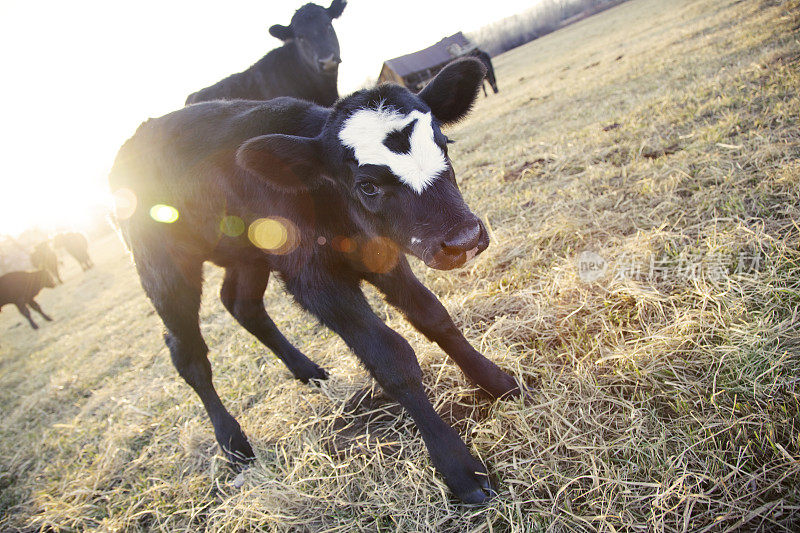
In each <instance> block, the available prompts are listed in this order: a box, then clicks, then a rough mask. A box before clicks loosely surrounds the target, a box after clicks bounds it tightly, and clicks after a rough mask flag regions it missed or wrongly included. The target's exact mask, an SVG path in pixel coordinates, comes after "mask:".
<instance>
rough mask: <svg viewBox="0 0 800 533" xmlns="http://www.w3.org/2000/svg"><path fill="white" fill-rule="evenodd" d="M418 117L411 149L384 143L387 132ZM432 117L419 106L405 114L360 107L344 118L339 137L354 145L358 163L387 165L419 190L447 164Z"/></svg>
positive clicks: (410, 142) (403, 125)
mask: <svg viewBox="0 0 800 533" xmlns="http://www.w3.org/2000/svg"><path fill="white" fill-rule="evenodd" d="M415 120H416V123H415V124H414V129H413V131H412V132H411V135H410V136H409V139H408V140H409V145H410V150H408V152H406V153H402V154H399V153H397V152H393V151H392V150H390V149H389V148H388V147H387V146H386V145H384V144H383V141H384V139H386V136H387V135H388V134H390V133H392V132H394V131H400V130H402V129H403V128H405V127H406V126H408V125H409V124H410V123H411V122H412V121H415ZM431 120H432V119H431V114H430V113H422V112H421V111H417V110H414V111H412V112H411V113H409V114H407V115H402V114H400V113H398V112H397V111H394V110H391V109H381V108H378V109H360V110H358V111H356V112H355V113H353V114H352V115H350V117H349V118H348V119H347V120H346V121H345V122H344V126H343V127H342V129H341V131H340V132H339V139H340V140H341V141H342V143H343V144H344V145H345V146H347V147H349V148H352V149H353V152H354V154H355V157H356V160H357V161H358V164H359V165H385V166H387V167H389V169H390V170H391V171H392V173H393V174H394V175H395V176H397V177H398V178H400V181H402V182H403V183H405V184H406V185H408V186H409V187H411V188H412V189H413V190H414V191H415V192H416V193H417V194H419V193H421V192H422V191H424V190H425V188H426V187H427V186H428V185H430V183H431V182H432V181H433V180H434V179H436V177H437V176H438V175H439V174H440V173H441V172H443V171H444V170H445V169H446V168H447V160H446V159H445V156H444V152H443V151H442V149H441V148H439V146H437V144H436V142H434V140H433V126H432V124H431Z"/></svg>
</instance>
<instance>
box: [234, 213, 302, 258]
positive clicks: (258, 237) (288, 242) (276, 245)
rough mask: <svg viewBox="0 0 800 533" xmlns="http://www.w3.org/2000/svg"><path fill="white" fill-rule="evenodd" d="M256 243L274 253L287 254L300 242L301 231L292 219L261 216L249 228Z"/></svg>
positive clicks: (248, 234) (251, 237)
mask: <svg viewBox="0 0 800 533" xmlns="http://www.w3.org/2000/svg"><path fill="white" fill-rule="evenodd" d="M247 237H248V238H249V239H250V242H252V243H253V244H254V245H256V246H258V247H259V248H261V249H262V250H267V251H269V252H270V253H272V254H278V255H285V254H288V253H290V252H292V251H294V250H295V249H296V248H297V246H298V245H299V244H300V232H299V231H298V229H297V226H295V225H294V223H293V222H292V221H291V220H287V219H285V218H281V217H270V218H259V219H258V220H256V221H255V222H253V223H252V224H250V227H249V228H248V229H247Z"/></svg>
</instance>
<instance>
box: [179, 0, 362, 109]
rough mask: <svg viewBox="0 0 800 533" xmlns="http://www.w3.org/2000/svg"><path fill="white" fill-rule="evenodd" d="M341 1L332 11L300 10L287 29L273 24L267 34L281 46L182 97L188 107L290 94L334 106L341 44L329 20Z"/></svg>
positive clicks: (312, 7)
mask: <svg viewBox="0 0 800 533" xmlns="http://www.w3.org/2000/svg"><path fill="white" fill-rule="evenodd" d="M346 5H347V2H346V1H345V0H333V2H332V3H331V5H330V7H328V8H327V9H326V8H323V7H321V6H318V5H316V4H306V5H304V6H303V7H301V8H300V9H298V10H297V11H296V12H295V14H294V16H292V21H291V23H290V24H289V25H288V26H281V25H280V24H276V25H274V26H272V27H271V28H270V29H269V33H270V34H271V35H272V36H273V37H276V38H278V39H280V40H281V41H283V42H284V45H283V46H281V47H280V48H275V49H274V50H272V51H271V52H269V53H268V54H267V55H265V56H264V57H262V58H261V59H260V60H259V61H258V62H257V63H255V64H254V65H253V66H251V67H250V68H249V69H247V70H245V71H244V72H239V73H237V74H232V75H230V76H228V77H227V78H225V79H224V80H222V81H219V82H217V83H215V84H214V85H211V86H210V87H206V88H205V89H200V90H199V91H197V92H196V93H193V94H190V95H189V97H188V98H186V104H187V105H189V104H196V103H197V102H207V101H210V100H233V99H237V98H239V99H243V100H269V99H270V98H275V97H276V96H294V97H296V98H302V99H304V100H308V101H310V102H314V103H317V104H320V105H325V106H328V105H333V103H334V102H335V101H336V100H337V99H338V98H339V91H338V89H337V87H336V83H337V78H338V73H339V63H341V62H342V59H341V58H340V57H339V40H338V39H337V37H336V32H335V31H334V29H333V25H332V24H331V22H332V21H333V19H335V18H338V17H339V15H341V14H342V11H344V8H345V6H346Z"/></svg>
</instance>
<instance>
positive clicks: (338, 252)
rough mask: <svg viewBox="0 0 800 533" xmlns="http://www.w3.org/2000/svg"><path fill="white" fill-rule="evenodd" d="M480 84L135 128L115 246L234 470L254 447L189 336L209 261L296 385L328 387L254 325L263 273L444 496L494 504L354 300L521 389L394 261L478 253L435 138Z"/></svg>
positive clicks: (502, 384) (467, 368)
mask: <svg viewBox="0 0 800 533" xmlns="http://www.w3.org/2000/svg"><path fill="white" fill-rule="evenodd" d="M484 75H485V72H484V69H483V66H482V65H481V63H480V62H479V61H477V60H474V59H462V60H459V61H456V62H454V63H452V64H450V65H449V66H447V67H446V68H445V69H444V70H442V72H441V73H439V75H438V76H437V77H436V78H435V79H434V80H433V81H432V82H431V83H430V84H428V86H427V87H425V89H423V90H422V91H421V92H420V93H419V94H418V95H415V94H413V93H412V92H410V91H408V90H407V89H405V88H402V87H399V86H397V85H382V86H379V87H377V88H373V89H368V90H362V91H359V92H356V93H354V94H352V95H350V96H348V97H346V98H344V99H342V100H340V101H339V102H337V104H336V106H335V107H334V108H332V109H329V108H324V107H318V106H316V105H313V104H311V103H308V102H304V101H300V100H295V99H293V98H278V99H274V100H271V101H269V102H252V101H231V102H223V101H216V102H207V103H204V104H199V105H194V106H189V107H186V108H184V109H182V110H180V111H175V112H173V113H170V114H168V115H165V116H163V117H161V118H157V119H151V120H149V121H147V122H145V123H144V124H142V125H141V126H140V127H139V129H138V130H137V132H136V134H135V135H134V136H133V137H132V138H131V139H129V140H128V141H127V142H126V143H125V145H123V147H122V148H121V149H120V152H119V154H118V155H117V159H116V161H115V163H114V167H113V169H112V171H111V175H110V179H109V180H110V184H111V188H112V190H118V189H121V188H125V189H128V190H129V191H132V192H133V193H135V194H136V196H137V198H138V208H137V210H136V211H135V212H134V214H133V215H132V216H130V218H127V219H124V220H120V221H119V222H120V226H121V230H122V234H123V236H124V238H125V240H126V243H127V244H128V246H129V248H130V250H131V252H132V255H133V258H134V260H135V263H136V268H137V270H138V272H139V277H140V279H141V282H142V286H143V287H144V290H145V292H146V293H147V295H148V296H149V298H150V299H151V300H152V302H153V305H154V306H155V308H156V310H157V311H158V313H159V315H160V316H161V318H162V320H163V321H164V324H165V325H166V327H167V330H168V332H167V334H166V336H165V340H166V343H167V345H168V346H169V349H170V354H171V356H172V360H173V362H174V364H175V366H176V367H177V370H178V372H179V373H180V375H181V376H182V377H183V378H184V379H185V380H186V381H187V382H188V383H189V384H190V385H191V386H192V387H193V388H194V390H195V391H196V392H197V394H198V395H199V396H200V399H201V400H202V401H203V404H204V406H205V408H206V410H207V411H208V414H209V417H210V418H211V422H212V424H213V425H214V431H215V434H216V437H217V441H218V442H219V444H220V447H221V448H222V449H223V450H224V451H225V453H226V454H227V455H228V458H229V459H231V460H232V461H239V462H246V461H248V460H249V459H251V458H252V457H253V451H252V449H251V448H250V444H248V441H247V439H246V438H245V436H244V433H243V432H242V430H241V428H240V427H239V424H238V423H237V421H236V420H235V419H234V418H233V417H232V416H231V415H230V414H229V413H228V411H227V410H226V409H225V407H224V406H223V405H222V402H221V401H220V399H219V397H218V396H217V393H216V391H215V390H214V386H213V384H212V380H211V367H210V365H209V361H208V358H207V352H208V348H207V346H206V344H205V342H204V341H203V338H202V336H201V335H200V328H199V326H198V309H199V306H200V292H201V285H202V266H203V262H204V261H212V262H214V263H216V264H217V265H220V266H222V267H224V268H225V277H224V281H223V284H222V290H221V298H222V302H223V304H224V305H225V307H226V308H227V309H228V311H230V313H231V314H232V315H233V316H234V317H235V318H236V320H237V321H238V322H239V323H240V324H241V325H242V326H244V327H245V329H247V330H248V331H249V332H251V333H252V334H253V335H255V336H256V337H257V338H258V339H259V340H260V341H261V342H262V343H263V344H264V345H266V346H267V347H268V348H270V349H271V350H272V351H273V352H274V353H275V355H277V356H278V357H279V358H280V359H281V360H282V361H283V362H284V363H285V364H286V366H287V367H288V368H289V369H290V370H291V372H292V373H293V374H294V376H295V377H296V378H298V379H300V380H302V381H304V382H307V381H309V380H314V379H325V378H326V377H327V373H326V372H325V371H324V370H323V369H322V368H320V367H319V366H317V365H316V364H315V363H314V362H312V361H311V360H309V359H308V358H307V357H306V356H305V355H303V354H302V353H301V352H300V351H299V350H297V349H296V348H295V347H294V346H292V345H291V344H290V343H289V342H288V341H287V340H286V338H285V337H284V336H283V335H282V334H281V333H280V331H278V329H277V327H276V326H275V323H274V322H273V321H272V320H271V319H270V318H269V316H267V313H266V311H265V309H264V304H263V295H264V291H265V289H266V287H267V280H268V278H269V273H270V272H271V271H274V272H276V273H277V274H278V276H279V277H280V278H281V279H282V280H283V282H284V285H285V288H286V290H288V291H289V293H291V294H292V295H293V296H294V298H295V300H296V301H297V302H298V303H299V304H300V305H301V306H302V307H304V308H305V309H306V310H308V311H309V312H311V313H312V314H313V315H315V316H316V317H317V318H318V319H319V320H320V321H321V322H322V323H323V324H325V325H326V326H327V327H329V328H330V329H332V330H333V331H335V332H336V333H337V334H339V335H340V336H341V337H342V338H343V339H344V340H345V342H346V343H347V345H348V346H349V347H350V349H351V350H352V351H353V352H355V354H356V356H357V357H358V358H359V359H360V360H361V361H362V363H363V364H364V366H366V368H367V369H368V370H369V371H370V373H371V374H372V375H373V376H374V377H375V379H376V380H377V381H378V383H379V384H380V385H381V387H383V389H384V390H385V391H386V392H387V393H388V394H389V395H391V396H392V397H393V398H394V399H395V400H397V401H398V402H400V404H402V405H403V407H405V408H406V410H407V411H408V412H409V413H410V414H411V416H412V418H413V419H414V421H415V422H416V424H417V426H418V427H419V430H420V432H421V434H422V438H423V439H424V441H425V443H426V445H427V447H428V450H429V452H430V455H431V458H432V460H433V464H434V465H435V466H436V468H437V469H438V470H439V471H440V472H441V473H442V474H443V475H444V477H445V479H446V481H447V483H448V485H449V486H450V487H451V488H452V490H453V491H454V492H455V494H456V495H458V497H459V498H461V499H462V500H463V501H465V502H481V501H484V500H485V499H486V498H488V497H489V495H490V494H491V489H490V484H489V478H488V477H487V474H486V468H485V467H484V466H483V465H482V464H481V463H480V462H479V461H477V460H475V459H474V458H473V457H472V456H471V455H470V453H469V451H468V450H467V447H466V446H465V445H464V443H463V442H462V441H461V439H460V438H459V436H458V434H457V433H456V432H455V431H454V430H453V429H452V428H451V427H450V426H448V425H447V424H446V423H445V422H443V421H442V419H441V418H439V416H438V415H437V414H436V412H435V411H434V409H433V407H432V406H431V404H430V402H429V400H428V398H427V396H426V394H425V390H424V388H423V387H422V383H421V371H420V367H419V365H418V363H417V359H416V356H415V354H414V351H413V350H412V348H411V346H410V345H409V344H408V342H406V341H405V339H403V338H402V337H401V336H400V335H398V334H397V333H395V332H394V331H393V330H391V329H389V328H388V327H387V326H386V325H385V324H384V323H383V321H382V320H381V319H380V318H378V317H377V316H376V315H375V314H374V313H373V312H372V310H371V309H370V306H369V304H368V303H367V300H366V299H365V297H364V295H363V294H362V292H361V288H360V284H361V282H362V281H366V282H368V283H370V284H372V285H374V286H375V287H377V289H378V290H379V291H381V292H382V293H383V294H384V295H385V297H386V299H387V301H388V302H389V303H391V304H392V305H394V306H396V307H397V308H398V309H399V310H400V311H401V312H403V313H404V314H405V316H406V317H407V319H408V320H409V321H410V322H411V323H412V324H413V325H414V326H415V327H416V328H417V329H419V330H420V331H421V332H422V333H423V334H425V335H426V336H427V337H428V338H429V339H430V340H432V341H434V342H436V343H438V344H439V346H441V347H442V349H443V350H444V351H445V352H446V353H447V354H448V355H449V356H450V357H451V358H453V360H454V361H455V362H456V363H457V364H458V365H459V366H460V367H461V368H462V370H463V371H464V372H465V373H466V375H467V376H468V377H469V378H470V379H471V380H472V381H474V382H475V383H476V384H477V385H478V386H479V387H480V388H481V389H483V390H484V391H486V392H487V393H488V394H489V395H491V396H492V397H494V398H500V397H504V396H510V395H516V394H519V388H518V386H517V384H516V382H515V381H514V379H512V378H511V377H510V376H509V375H508V374H506V373H505V372H503V371H502V370H501V369H500V368H498V367H497V366H496V365H495V364H494V363H492V362H491V361H489V360H488V359H486V358H485V357H484V356H482V355H481V354H480V353H478V352H477V351H476V350H475V349H474V348H473V347H472V346H470V344H469V342H467V340H466V339H465V338H464V336H463V335H462V334H461V333H460V332H459V330H458V329H457V328H456V326H455V325H454V324H453V321H452V320H451V318H450V316H449V315H448V313H447V311H446V310H445V308H444V306H442V304H441V303H440V302H439V300H437V298H436V297H435V296H434V295H433V294H431V292H429V291H428V290H427V289H426V288H425V287H424V286H423V285H422V284H421V283H420V282H419V281H418V280H417V279H416V277H414V274H413V273H412V271H411V268H410V267H409V264H408V262H407V261H406V258H405V255H404V254H405V253H410V254H412V255H415V256H416V257H418V258H420V259H421V260H422V261H424V262H425V263H426V264H427V265H428V266H430V267H433V268H437V269H451V268H456V267H460V266H461V265H463V264H464V263H466V262H467V261H469V260H470V259H472V258H473V257H474V256H475V255H477V254H479V253H481V252H482V251H483V250H484V249H485V248H486V247H487V246H488V244H489V237H488V234H487V232H486V228H485V227H484V225H483V224H482V223H481V221H480V220H479V219H478V218H477V217H476V216H475V215H474V214H473V213H472V212H471V211H470V209H469V208H468V207H467V205H466V204H465V203H464V200H463V198H462V197H461V193H460V192H459V188H458V185H457V184H456V179H455V173H454V171H453V167H452V166H451V164H450V160H449V158H448V157H447V143H446V137H445V136H444V135H443V134H442V132H441V130H440V125H445V124H451V123H454V122H456V121H458V120H460V119H462V118H463V117H464V116H465V115H466V114H467V113H468V112H469V109H470V107H471V106H472V104H473V102H474V100H475V97H476V95H477V91H478V90H479V88H480V84H481V81H482V80H483V77H484ZM153 205H159V206H162V205H168V206H169V208H168V209H171V210H174V214H175V215H176V216H177V218H176V216H170V217H168V221H169V222H170V223H165V222H158V221H157V220H158V219H159V218H162V217H159V216H156V217H155V218H153V217H152V216H151V215H150V211H152V208H151V207H150V206H153ZM159 209H164V208H163V207H159Z"/></svg>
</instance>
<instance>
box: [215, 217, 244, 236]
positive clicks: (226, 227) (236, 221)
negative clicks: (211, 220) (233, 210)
mask: <svg viewBox="0 0 800 533" xmlns="http://www.w3.org/2000/svg"><path fill="white" fill-rule="evenodd" d="M219 229H220V231H221V232H222V233H224V234H225V235H227V236H228V237H238V236H239V235H241V234H242V233H244V220H242V219H241V218H239V217H237V216H234V215H228V216H226V217H223V218H222V222H220V223H219Z"/></svg>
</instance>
